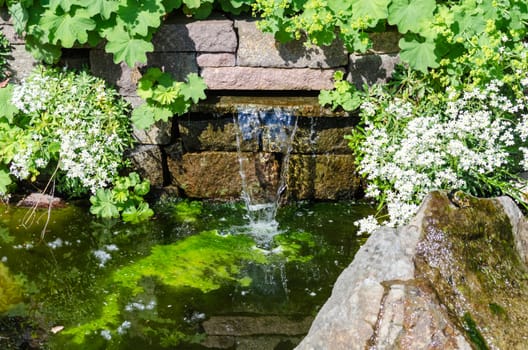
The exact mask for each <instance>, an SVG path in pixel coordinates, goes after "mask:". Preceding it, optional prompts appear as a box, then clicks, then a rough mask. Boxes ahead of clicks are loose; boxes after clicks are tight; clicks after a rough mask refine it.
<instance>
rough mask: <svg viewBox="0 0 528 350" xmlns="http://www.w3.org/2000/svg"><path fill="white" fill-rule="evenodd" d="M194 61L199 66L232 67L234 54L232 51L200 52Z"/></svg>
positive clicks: (234, 63) (234, 61) (234, 58)
mask: <svg viewBox="0 0 528 350" xmlns="http://www.w3.org/2000/svg"><path fill="white" fill-rule="evenodd" d="M196 63H197V64H198V66H199V67H234V66H235V65H236V56H235V55H234V54H232V53H200V54H198V56H197V57H196Z"/></svg>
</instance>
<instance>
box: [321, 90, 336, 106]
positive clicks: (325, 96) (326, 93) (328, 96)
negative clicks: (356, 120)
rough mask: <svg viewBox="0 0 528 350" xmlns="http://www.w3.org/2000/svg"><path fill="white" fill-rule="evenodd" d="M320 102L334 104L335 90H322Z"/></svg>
mask: <svg viewBox="0 0 528 350" xmlns="http://www.w3.org/2000/svg"><path fill="white" fill-rule="evenodd" d="M319 104H320V105H321V106H323V107H324V106H332V105H333V104H334V92H333V91H332V90H321V92H320V93H319Z"/></svg>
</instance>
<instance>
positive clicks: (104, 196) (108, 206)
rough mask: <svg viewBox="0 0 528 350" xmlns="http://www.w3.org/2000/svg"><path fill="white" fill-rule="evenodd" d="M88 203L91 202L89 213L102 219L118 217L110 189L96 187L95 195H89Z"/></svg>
mask: <svg viewBox="0 0 528 350" xmlns="http://www.w3.org/2000/svg"><path fill="white" fill-rule="evenodd" d="M90 203H92V206H91V207H90V213H92V214H93V215H95V216H97V217H100V218H104V219H110V218H118V217H119V210H118V209H117V206H116V205H115V204H114V200H113V196H112V191H110V190H107V189H102V188H100V189H98V190H97V192H96V193H95V196H91V197H90Z"/></svg>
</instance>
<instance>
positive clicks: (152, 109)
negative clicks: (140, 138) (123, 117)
mask: <svg viewBox="0 0 528 350" xmlns="http://www.w3.org/2000/svg"><path fill="white" fill-rule="evenodd" d="M173 115H174V113H173V112H172V110H171V109H169V108H167V107H160V106H155V105H152V104H148V103H144V104H142V105H141V106H139V107H138V108H136V109H134V111H132V123H133V124H134V126H135V127H136V128H137V129H140V130H146V129H148V128H150V127H151V126H152V125H153V124H154V123H155V122H156V121H158V120H163V121H167V120H169V118H171V117H172V116H173Z"/></svg>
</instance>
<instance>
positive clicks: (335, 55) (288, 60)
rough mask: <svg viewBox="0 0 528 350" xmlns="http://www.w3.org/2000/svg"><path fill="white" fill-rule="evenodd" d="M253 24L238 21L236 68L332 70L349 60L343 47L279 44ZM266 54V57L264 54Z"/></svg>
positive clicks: (251, 21) (297, 42)
mask: <svg viewBox="0 0 528 350" xmlns="http://www.w3.org/2000/svg"><path fill="white" fill-rule="evenodd" d="M255 24H256V20H238V21H236V22H235V27H236V28H237V29H238V50H237V64H238V65H239V66H247V67H276V68H284V67H295V68H335V67H340V66H346V65H347V63H348V57H347V53H346V50H345V48H344V46H343V44H342V43H340V42H338V41H336V42H334V43H333V44H332V45H330V46H322V47H316V46H310V47H306V45H305V42H304V41H302V40H299V41H298V40H295V41H290V42H288V43H280V42H278V41H276V40H275V37H274V36H273V35H272V34H270V33H263V32H262V31H261V30H259V29H258V28H257V27H256V25H255ZM264 52H265V54H263V53H264Z"/></svg>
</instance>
